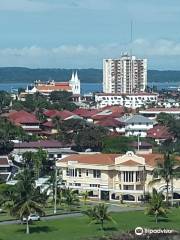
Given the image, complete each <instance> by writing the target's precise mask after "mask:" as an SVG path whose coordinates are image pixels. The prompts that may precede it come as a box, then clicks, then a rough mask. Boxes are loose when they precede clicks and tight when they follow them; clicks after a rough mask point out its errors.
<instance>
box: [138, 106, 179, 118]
mask: <svg viewBox="0 0 180 240" xmlns="http://www.w3.org/2000/svg"><path fill="white" fill-rule="evenodd" d="M139 113H140V114H142V115H143V116H145V117H148V118H149V119H156V117H157V115H158V114H160V113H168V114H172V115H174V116H175V117H176V118H179V117H180V108H149V109H146V110H141V111H139Z"/></svg>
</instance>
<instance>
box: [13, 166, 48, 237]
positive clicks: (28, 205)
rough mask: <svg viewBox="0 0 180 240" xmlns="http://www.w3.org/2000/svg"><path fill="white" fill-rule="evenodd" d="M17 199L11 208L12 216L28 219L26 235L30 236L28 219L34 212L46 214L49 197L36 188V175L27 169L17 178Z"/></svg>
mask: <svg viewBox="0 0 180 240" xmlns="http://www.w3.org/2000/svg"><path fill="white" fill-rule="evenodd" d="M17 180H18V182H17V184H16V185H15V187H16V193H17V194H16V197H15V199H14V202H13V204H12V206H10V213H11V215H12V216H16V217H18V218H20V219H21V220H22V218H23V217H25V218H26V233H27V234H29V222H28V217H29V215H30V214H31V213H32V212H37V213H39V214H40V215H42V214H44V211H43V210H42V209H43V207H44V205H45V203H46V200H47V196H46V198H45V195H44V194H42V193H40V190H39V189H37V188H36V186H35V178H34V173H33V172H32V171H31V170H29V169H25V170H24V171H23V172H21V173H20V174H19V175H18V176H17Z"/></svg>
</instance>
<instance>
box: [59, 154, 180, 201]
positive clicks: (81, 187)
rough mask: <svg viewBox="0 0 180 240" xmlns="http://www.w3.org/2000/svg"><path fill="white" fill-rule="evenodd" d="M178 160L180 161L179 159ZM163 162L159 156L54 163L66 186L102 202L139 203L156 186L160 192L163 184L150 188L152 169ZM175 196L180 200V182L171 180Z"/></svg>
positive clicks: (92, 156)
mask: <svg viewBox="0 0 180 240" xmlns="http://www.w3.org/2000/svg"><path fill="white" fill-rule="evenodd" d="M178 160H179V161H180V158H178ZM162 161H163V155H161V154H141V155H135V154H134V153H133V152H127V153H126V154H124V155H120V154H101V153H99V154H78V155H71V156H69V157H66V158H64V159H61V160H58V161H57V162H56V166H57V168H59V169H61V172H62V180H63V183H64V186H65V187H68V188H71V189H74V190H77V191H79V192H84V191H88V192H89V194H90V196H92V197H97V198H99V199H104V200H121V199H122V200H124V201H133V202H139V201H141V200H142V198H143V196H144V195H145V193H147V192H151V191H152V187H155V188H156V189H157V190H158V191H159V190H163V191H164V195H165V187H166V184H165V182H164V181H160V182H158V183H157V182H156V183H154V185H153V186H152V185H149V183H150V182H151V181H152V179H153V170H154V168H155V167H156V166H157V164H158V162H162ZM173 191H174V196H176V197H178V198H179V199H180V180H179V179H174V189H173Z"/></svg>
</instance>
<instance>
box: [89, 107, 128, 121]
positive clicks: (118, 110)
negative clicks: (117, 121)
mask: <svg viewBox="0 0 180 240" xmlns="http://www.w3.org/2000/svg"><path fill="white" fill-rule="evenodd" d="M124 112H125V110H124V107H122V106H106V107H104V108H102V109H101V110H100V111H99V112H98V113H97V114H95V115H93V116H92V119H93V120H100V119H106V118H107V117H110V118H118V117H121V116H122V115H123V114H124Z"/></svg>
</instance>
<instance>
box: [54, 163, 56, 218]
mask: <svg viewBox="0 0 180 240" xmlns="http://www.w3.org/2000/svg"><path fill="white" fill-rule="evenodd" d="M54 169H55V184H54V214H56V213H57V167H56V160H55V166H54Z"/></svg>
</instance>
